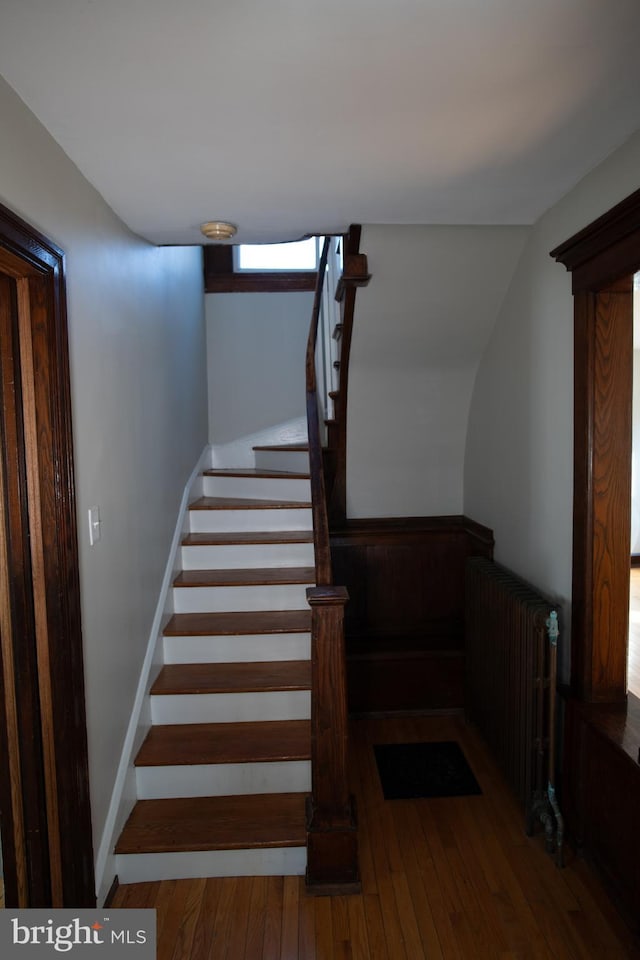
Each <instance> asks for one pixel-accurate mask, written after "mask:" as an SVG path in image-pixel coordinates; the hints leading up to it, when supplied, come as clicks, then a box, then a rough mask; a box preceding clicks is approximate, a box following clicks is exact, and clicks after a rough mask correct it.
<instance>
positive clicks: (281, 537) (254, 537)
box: [182, 530, 313, 547]
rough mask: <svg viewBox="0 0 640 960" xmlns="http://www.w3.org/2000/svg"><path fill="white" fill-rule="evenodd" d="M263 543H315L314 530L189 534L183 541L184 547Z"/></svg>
mask: <svg viewBox="0 0 640 960" xmlns="http://www.w3.org/2000/svg"><path fill="white" fill-rule="evenodd" d="M245 543H247V544H262V543H313V531H312V530H273V531H271V530H269V531H258V532H254V533H251V532H245V531H244V530H241V531H239V532H237V533H225V532H221V533H189V534H187V536H185V537H184V539H183V541H182V545H183V547H209V546H228V545H230V544H231V545H237V544H245Z"/></svg>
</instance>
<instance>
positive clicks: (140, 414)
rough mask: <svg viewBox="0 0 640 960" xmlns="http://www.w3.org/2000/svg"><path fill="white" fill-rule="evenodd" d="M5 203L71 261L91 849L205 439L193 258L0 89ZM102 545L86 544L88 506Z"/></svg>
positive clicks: (198, 282)
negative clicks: (87, 171)
mask: <svg viewBox="0 0 640 960" xmlns="http://www.w3.org/2000/svg"><path fill="white" fill-rule="evenodd" d="M0 129H1V130H2V149H1V150H0V200H1V201H2V202H3V203H4V204H5V205H6V206H8V207H9V208H10V209H12V210H13V211H14V212H15V213H17V214H18V215H19V216H21V217H23V218H24V219H25V220H27V221H28V222H30V223H31V224H32V225H33V226H35V227H36V228H37V229H39V230H40V231H41V232H43V233H44V234H45V235H46V236H48V237H49V238H50V239H52V240H53V241H54V242H55V243H57V244H58V245H59V246H60V247H62V249H63V250H64V251H65V253H66V258H67V259H66V268H67V293H68V314H69V351H70V361H71V391H72V405H73V433H74V445H75V468H76V484H77V499H78V524H79V539H80V580H81V589H82V619H83V635H84V654H85V675H86V699H87V726H88V736H89V764H90V778H91V797H92V810H93V830H94V849H95V851H97V849H98V845H99V840H100V837H101V834H102V830H103V826H104V823H105V817H106V812H107V806H108V803H109V800H110V797H111V790H112V787H113V782H114V777H115V773H116V768H117V765H118V761H119V759H120V753H121V749H122V743H123V738H124V735H125V731H126V729H127V723H128V721H129V716H130V713H131V707H132V703H133V699H134V695H135V692H136V687H137V683H138V678H139V674H140V667H141V664H142V661H143V658H144V655H145V652H146V649H147V643H148V641H149V631H150V628H151V623H152V619H153V614H154V610H155V606H156V603H157V601H158V594H159V590H160V585H161V582H162V575H163V572H164V567H165V564H166V562H167V554H168V550H169V546H170V543H171V537H172V533H173V530H174V526H175V523H176V516H177V512H178V507H179V504H180V500H181V496H182V492H183V488H184V485H185V483H186V481H187V479H188V477H189V475H190V473H191V470H192V468H193V466H194V465H195V463H196V461H197V460H198V458H199V456H200V454H201V452H202V450H203V447H204V446H205V444H206V442H207V426H206V412H207V399H206V382H205V381H206V371H205V330H204V316H203V296H202V273H201V255H200V251H199V249H189V248H184V249H169V248H167V249H156V248H154V247H151V246H150V245H149V244H147V243H145V242H143V241H141V240H140V239H138V238H137V237H135V236H133V235H132V234H131V233H130V232H129V231H128V230H127V229H126V228H125V227H124V226H123V224H122V223H121V222H120V221H119V220H118V218H117V217H116V216H115V214H114V213H113V211H112V210H111V209H110V208H109V207H107V205H106V204H105V203H104V201H103V200H102V198H101V197H100V196H99V194H97V193H96V191H95V190H94V189H93V188H92V187H91V186H90V185H89V184H88V183H87V181H86V180H85V179H84V178H83V177H82V175H81V174H80V173H79V171H78V170H77V168H76V167H75V166H74V165H73V164H72V163H71V161H70V160H69V159H68V157H67V156H66V155H65V154H64V153H63V152H62V151H61V150H60V149H59V147H58V146H57V145H56V144H55V142H54V141H53V140H52V139H51V138H50V136H49V135H48V134H47V133H46V131H45V130H44V128H43V127H42V126H41V125H40V124H39V123H38V121H37V120H36V119H35V117H34V116H33V115H32V114H31V113H30V112H29V111H28V110H27V109H26V107H25V106H24V104H23V103H22V101H20V100H19V99H18V98H17V97H16V96H15V94H14V93H13V91H12V90H11V89H10V88H9V87H8V86H7V85H6V84H5V83H4V81H3V80H1V79H0ZM93 505H99V507H100V514H101V519H102V540H101V542H100V543H99V544H97V545H96V546H94V547H89V545H88V537H87V529H88V528H87V519H86V518H87V509H88V508H89V507H90V506H93Z"/></svg>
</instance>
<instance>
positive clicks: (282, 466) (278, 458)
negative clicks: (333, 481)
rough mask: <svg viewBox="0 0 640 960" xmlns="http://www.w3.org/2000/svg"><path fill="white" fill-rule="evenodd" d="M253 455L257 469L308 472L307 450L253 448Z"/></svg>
mask: <svg viewBox="0 0 640 960" xmlns="http://www.w3.org/2000/svg"><path fill="white" fill-rule="evenodd" d="M254 455H255V461H256V467H257V468H258V470H289V471H291V473H308V472H309V451H308V450H254Z"/></svg>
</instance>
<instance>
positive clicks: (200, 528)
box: [189, 507, 312, 533]
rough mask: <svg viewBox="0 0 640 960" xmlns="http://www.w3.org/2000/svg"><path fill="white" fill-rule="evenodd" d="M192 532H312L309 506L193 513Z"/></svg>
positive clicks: (190, 515) (196, 511) (191, 518)
mask: <svg viewBox="0 0 640 960" xmlns="http://www.w3.org/2000/svg"><path fill="white" fill-rule="evenodd" d="M189 524H190V528H191V533H216V532H220V533H236V532H238V533H240V532H247V533H251V532H260V531H274V530H311V528H312V527H311V525H312V518H311V509H310V508H309V507H299V508H298V507H292V508H291V509H285V508H283V509H278V510H268V509H267V510H191V511H190V512H189Z"/></svg>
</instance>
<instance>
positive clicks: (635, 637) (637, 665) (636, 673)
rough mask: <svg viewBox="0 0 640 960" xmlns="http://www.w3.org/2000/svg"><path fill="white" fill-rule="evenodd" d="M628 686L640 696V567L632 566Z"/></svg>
mask: <svg viewBox="0 0 640 960" xmlns="http://www.w3.org/2000/svg"><path fill="white" fill-rule="evenodd" d="M627 686H628V688H629V690H630V692H631V693H634V694H635V695H636V697H640V567H632V568H631V590H630V602H629V659H628V661H627Z"/></svg>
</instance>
